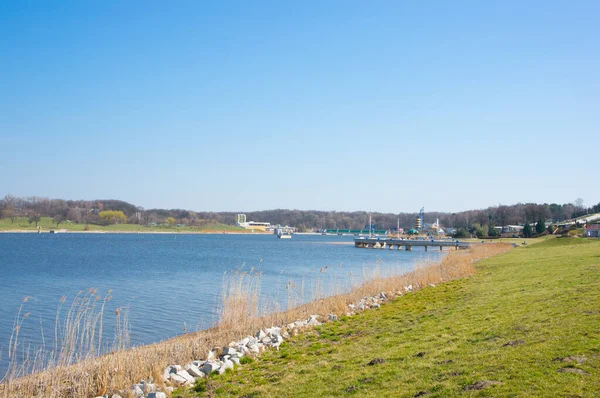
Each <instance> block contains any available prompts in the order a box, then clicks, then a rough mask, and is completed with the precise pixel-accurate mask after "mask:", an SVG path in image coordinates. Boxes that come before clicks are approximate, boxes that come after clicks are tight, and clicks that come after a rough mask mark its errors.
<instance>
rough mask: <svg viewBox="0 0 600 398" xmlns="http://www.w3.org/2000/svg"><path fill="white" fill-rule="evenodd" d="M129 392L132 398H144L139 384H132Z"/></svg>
mask: <svg viewBox="0 0 600 398" xmlns="http://www.w3.org/2000/svg"><path fill="white" fill-rule="evenodd" d="M130 390H131V394H132V395H133V396H134V397H143V396H144V390H143V389H142V385H141V384H134V385H132V386H131V388H130Z"/></svg>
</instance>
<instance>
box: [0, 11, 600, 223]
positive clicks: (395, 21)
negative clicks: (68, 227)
mask: <svg viewBox="0 0 600 398" xmlns="http://www.w3.org/2000/svg"><path fill="white" fill-rule="evenodd" d="M420 3H423V2H411V3H409V2H398V1H390V2H384V1H375V2H365V1H315V2H312V1H302V2H294V3H292V2H280V1H270V2H259V1H257V2H213V3H209V2H201V1H190V2H183V1H181V2H173V3H168V2H153V1H137V2H135V1H127V2H92V1H90V2H84V1H77V2H75V1H73V2H34V1H32V2H17V1H14V2H3V3H1V4H0V60H1V62H0V147H1V150H2V156H1V157H0V195H4V194H7V193H11V194H13V195H18V196H30V195H37V196H50V197H57V198H70V199H94V198H115V199H121V200H126V201H129V202H132V203H135V204H138V205H141V206H144V207H146V208H151V207H167V208H187V209H194V210H231V211H238V210H240V211H241V210H245V211H248V210H258V209H270V208H299V209H322V210H359V209H361V210H373V211H389V212H399V211H417V210H418V209H419V208H420V207H421V206H425V207H426V209H429V210H442V211H458V210H464V209H470V208H482V207H487V206H489V205H497V204H499V203H502V204H511V203H516V202H529V201H535V202H560V203H562V202H571V201H573V200H574V199H576V198H578V197H581V198H583V199H584V200H585V204H586V205H591V204H594V203H597V202H598V201H600V185H599V184H597V183H596V181H597V175H598V171H599V169H598V161H597V160H595V159H597V158H598V156H599V155H597V152H598V150H597V145H598V143H599V142H600V138H599V127H598V126H600V123H599V122H600V111H599V109H600V76H599V72H598V71H600V48H599V43H600V25H599V24H598V23H597V21H598V15H599V12H600V3H598V2H595V1H589V2H586V1H577V2H567V1H564V2H555V1H545V2H541V1H540V2H534V1H528V2H520V1H498V2H492V1H489V2H487V1H486V2H482V1H472V2H468V1H461V2H450V1H448V2H441V1H440V2H428V4H420ZM592 161H594V162H595V163H596V164H595V165H594V164H593V163H592ZM586 164H587V165H586Z"/></svg>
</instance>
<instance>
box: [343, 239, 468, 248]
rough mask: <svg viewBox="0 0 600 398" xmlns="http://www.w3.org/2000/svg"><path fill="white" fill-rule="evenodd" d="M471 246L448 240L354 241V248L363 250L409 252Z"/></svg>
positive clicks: (466, 243)
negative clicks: (416, 249) (419, 249)
mask: <svg viewBox="0 0 600 398" xmlns="http://www.w3.org/2000/svg"><path fill="white" fill-rule="evenodd" d="M470 246H471V244H470V243H469V242H459V241H450V240H412V239H389V238H384V239H382V238H357V239H354V247H359V248H365V249H389V250H393V249H394V248H396V249H398V250H402V248H403V247H404V250H407V251H410V250H412V248H413V247H424V248H425V251H427V249H428V248H429V247H433V248H438V247H439V248H440V250H444V247H448V248H450V249H454V250H459V249H468V248H469V247H470Z"/></svg>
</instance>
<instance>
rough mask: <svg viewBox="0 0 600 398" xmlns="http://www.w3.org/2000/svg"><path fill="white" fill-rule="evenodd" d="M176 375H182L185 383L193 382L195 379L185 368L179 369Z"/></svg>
mask: <svg viewBox="0 0 600 398" xmlns="http://www.w3.org/2000/svg"><path fill="white" fill-rule="evenodd" d="M177 375H178V376H181V377H183V378H184V379H185V380H186V384H187V383H193V382H194V380H195V379H194V376H192V375H191V374H189V373H188V371H187V370H180V371H179V372H177Z"/></svg>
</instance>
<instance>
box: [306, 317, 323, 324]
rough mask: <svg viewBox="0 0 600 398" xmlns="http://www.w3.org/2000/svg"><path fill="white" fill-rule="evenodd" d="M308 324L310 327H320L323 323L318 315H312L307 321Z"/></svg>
mask: <svg viewBox="0 0 600 398" xmlns="http://www.w3.org/2000/svg"><path fill="white" fill-rule="evenodd" d="M306 324H307V325H309V326H319V325H320V324H321V322H319V320H318V315H311V316H310V317H309V318H308V319H307V320H306Z"/></svg>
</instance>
